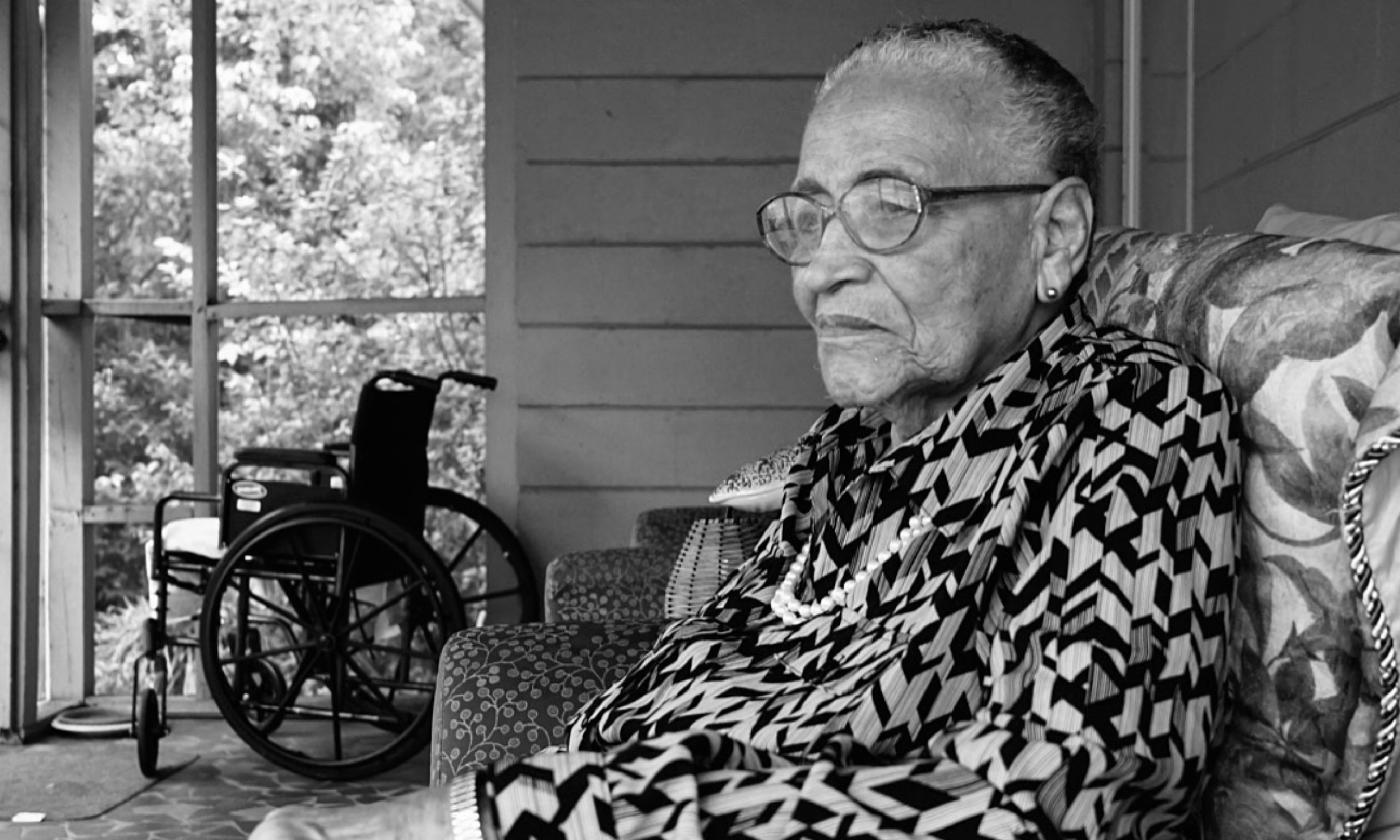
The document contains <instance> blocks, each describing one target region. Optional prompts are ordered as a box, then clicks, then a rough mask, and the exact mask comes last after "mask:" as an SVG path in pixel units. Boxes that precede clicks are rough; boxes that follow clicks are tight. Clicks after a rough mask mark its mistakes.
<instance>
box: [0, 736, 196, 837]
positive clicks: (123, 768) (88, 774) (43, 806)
mask: <svg viewBox="0 0 1400 840" xmlns="http://www.w3.org/2000/svg"><path fill="white" fill-rule="evenodd" d="M196 757H197V756H196V755H193V754H189V753H186V752H176V751H173V750H167V751H164V752H163V753H162V755H161V761H160V762H159V770H158V773H159V775H158V777H157V778H155V779H148V778H146V777H145V776H142V775H141V773H140V771H139V770H138V769H137V767H136V742H135V741H134V740H132V739H130V738H121V739H113V738H83V737H72V736H64V735H52V736H50V737H48V738H44V739H43V740H40V741H37V742H35V743H32V744H24V745H23V746H0V820H9V819H11V818H12V817H14V816H15V815H16V814H19V813H38V814H43V815H44V816H45V819H48V820H55V821H64V820H82V819H90V818H92V817H96V816H100V815H102V814H104V813H106V812H107V811H110V810H111V809H113V808H115V807H117V806H118V805H120V804H122V803H123V802H125V801H127V800H128V799H131V798H132V797H133V796H136V795H137V794H139V793H141V792H142V791H143V790H145V789H147V788H149V787H150V786H151V785H154V784H156V783H157V782H159V781H160V780H161V779H164V778H169V777H170V776H171V775H172V774H174V773H176V772H178V771H180V770H181V769H183V768H185V767H186V766H188V765H189V763H190V762H192V761H194V760H195V758H196Z"/></svg>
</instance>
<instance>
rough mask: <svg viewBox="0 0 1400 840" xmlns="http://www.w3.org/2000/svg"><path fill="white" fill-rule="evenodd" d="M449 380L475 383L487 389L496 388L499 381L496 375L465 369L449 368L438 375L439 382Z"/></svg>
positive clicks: (476, 385) (467, 383)
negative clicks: (471, 371)
mask: <svg viewBox="0 0 1400 840" xmlns="http://www.w3.org/2000/svg"><path fill="white" fill-rule="evenodd" d="M447 380H451V381H453V382H461V383H462V384H464V385H473V386H475V387H477V388H481V389H483V390H486V391H494V390H496V382H497V381H498V380H497V379H496V377H494V376H486V375H484V374H480V373H470V372H468V371H465V370H449V371H447V372H446V373H444V374H442V375H441V376H439V377H438V382H444V381H447Z"/></svg>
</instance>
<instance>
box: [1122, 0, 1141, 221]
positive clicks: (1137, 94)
mask: <svg viewBox="0 0 1400 840" xmlns="http://www.w3.org/2000/svg"><path fill="white" fill-rule="evenodd" d="M1141 223H1142V0H1124V2H1123V224H1124V225H1127V226H1128V227H1137V226H1138V225H1139V224H1141Z"/></svg>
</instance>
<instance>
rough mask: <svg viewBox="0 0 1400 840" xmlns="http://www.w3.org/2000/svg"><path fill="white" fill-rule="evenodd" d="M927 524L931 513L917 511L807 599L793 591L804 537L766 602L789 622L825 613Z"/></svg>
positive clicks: (806, 554)
mask: <svg viewBox="0 0 1400 840" xmlns="http://www.w3.org/2000/svg"><path fill="white" fill-rule="evenodd" d="M931 527H933V517H931V516H929V515H928V514H927V513H920V514H918V515H917V516H915V517H914V518H913V519H911V520H909V524H908V525H906V526H905V527H903V528H901V529H899V536H898V537H896V538H894V539H892V540H890V544H889V546H888V547H887V548H886V549H884V550H883V551H879V552H876V554H875V556H873V557H871V558H870V559H869V560H867V561H866V563H865V567H864V568H862V569H860V570H859V571H857V572H856V573H855V574H854V575H852V576H851V577H850V579H849V580H847V581H846V582H845V583H842V584H841V585H840V586H836V587H833V588H832V590H831V592H830V593H828V594H826V595H823V596H821V597H820V598H818V599H816V600H815V601H811V602H807V601H803V600H801V599H800V598H798V597H797V596H796V595H795V594H794V591H795V589H796V587H797V581H799V580H801V578H802V573H803V571H804V570H805V569H806V567H807V563H808V561H809V560H810V559H811V554H812V551H811V544H812V540H808V541H807V542H806V543H805V544H803V546H802V549H801V550H800V551H798V552H797V556H796V557H794V558H792V563H790V564H789V565H788V568H787V573H786V574H785V575H783V580H782V582H781V583H779V584H778V588H777V590H776V591H775V592H774V593H773V598H772V600H770V601H769V602H768V603H769V606H771V607H772V608H773V613H774V614H775V615H777V616H778V618H781V619H782V620H783V623H784V624H786V625H789V626H791V625H794V624H801V623H802V622H804V621H806V620H807V619H809V618H812V617H813V616H817V615H823V614H825V613H829V612H831V611H832V610H834V609H836V608H837V607H839V606H841V605H843V604H845V603H846V599H848V598H849V597H850V596H851V592H853V591H854V590H855V588H856V586H858V585H859V584H861V583H864V582H865V579H866V578H868V577H870V574H871V572H874V571H875V570H876V569H878V568H880V567H881V566H883V565H885V564H886V563H888V562H889V561H890V559H891V558H893V557H896V556H899V555H901V554H903V553H904V552H905V551H906V550H908V548H909V546H910V544H912V543H913V542H914V540H916V539H918V538H919V537H922V536H923V535H924V534H926V533H928V530H929V529H930V528H931ZM813 539H815V535H813Z"/></svg>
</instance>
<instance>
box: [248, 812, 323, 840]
mask: <svg viewBox="0 0 1400 840" xmlns="http://www.w3.org/2000/svg"><path fill="white" fill-rule="evenodd" d="M317 813H319V812H318V810H317V809H315V808H303V807H300V806H292V807H289V808H277V809H275V810H273V811H272V812H271V813H269V814H268V815H267V816H266V817H263V821H262V822H260V823H258V826H257V828H254V829H253V833H252V834H251V835H249V837H248V840H330V835H329V834H327V833H326V830H325V829H324V828H323V827H322V826H321V824H320V822H318V821H317V819H316V815H317Z"/></svg>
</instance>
